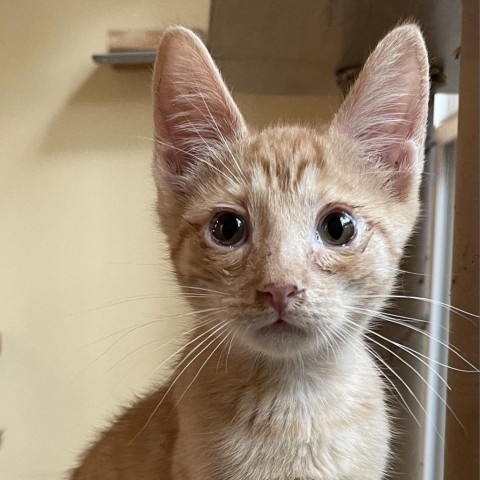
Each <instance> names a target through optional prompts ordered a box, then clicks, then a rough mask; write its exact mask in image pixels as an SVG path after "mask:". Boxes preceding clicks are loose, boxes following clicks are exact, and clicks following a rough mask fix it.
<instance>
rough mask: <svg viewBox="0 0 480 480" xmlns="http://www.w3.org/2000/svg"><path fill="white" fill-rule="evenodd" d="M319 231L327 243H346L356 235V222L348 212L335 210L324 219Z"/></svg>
mask: <svg viewBox="0 0 480 480" xmlns="http://www.w3.org/2000/svg"><path fill="white" fill-rule="evenodd" d="M318 233H319V235H320V238H321V239H322V241H324V242H325V243H327V244H330V245H345V244H347V243H348V242H349V241H350V240H351V239H352V238H353V236H354V235H355V223H354V220H353V218H352V217H351V216H350V215H349V214H348V213H346V212H333V213H330V214H329V215H327V216H326V217H325V218H324V219H323V220H322V222H321V225H319V229H318Z"/></svg>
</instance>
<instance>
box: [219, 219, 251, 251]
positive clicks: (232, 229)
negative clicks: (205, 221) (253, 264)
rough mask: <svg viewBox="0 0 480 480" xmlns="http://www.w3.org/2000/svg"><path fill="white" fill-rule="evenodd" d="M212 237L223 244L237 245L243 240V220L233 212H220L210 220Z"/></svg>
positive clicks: (244, 233)
mask: <svg viewBox="0 0 480 480" xmlns="http://www.w3.org/2000/svg"><path fill="white" fill-rule="evenodd" d="M211 234H212V238H213V239H214V240H215V241H216V242H217V243H219V244H220V245H224V246H229V247H232V246H237V245H238V244H240V243H242V242H243V241H244V240H245V236H246V228H245V221H244V220H243V218H242V217H240V216H239V215H236V214H235V213H229V212H228V213H220V214H218V215H216V216H215V217H214V219H213V222H212V228H211Z"/></svg>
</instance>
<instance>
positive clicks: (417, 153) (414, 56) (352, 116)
mask: <svg viewBox="0 0 480 480" xmlns="http://www.w3.org/2000/svg"><path fill="white" fill-rule="evenodd" d="M428 96H429V66H428V55H427V50H426V47H425V42H424V40H423V37H422V34H421V32H420V29H419V28H418V26H417V25H413V24H412V25H402V26H400V27H397V28H395V29H394V30H392V31H391V32H390V33H389V34H388V35H387V36H386V37H385V38H384V39H383V40H382V41H381V42H380V43H379V44H378V46H377V48H376V49H375V50H374V52H373V53H372V54H371V55H370V57H369V58H368V60H367V61H366V63H365V66H364V67H363V69H362V71H361V72H360V75H359V77H358V79H357V81H356V82H355V84H354V86H353V87H352V89H351V90H350V92H349V93H348V95H347V98H346V99H345V101H344V103H343V104H342V106H341V107H340V110H339V111H338V113H337V115H336V116H335V118H334V119H333V121H332V124H331V126H330V128H331V129H332V130H333V131H334V132H337V133H340V134H344V135H346V136H348V137H349V138H354V139H355V140H357V141H358V142H359V145H360V149H361V152H362V153H361V157H362V159H363V161H364V162H366V163H367V164H368V165H367V168H369V169H373V173H374V172H375V171H377V172H378V174H379V175H381V176H382V178H384V179H385V182H384V183H385V187H386V189H387V190H388V192H389V194H391V195H393V196H397V197H405V196H409V194H410V193H414V192H416V190H417V189H418V185H419V183H420V177H421V173H422V170H423V158H424V152H423V150H424V143H425V134H426V123H427V115H428Z"/></svg>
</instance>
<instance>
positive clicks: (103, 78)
mask: <svg viewBox="0 0 480 480" xmlns="http://www.w3.org/2000/svg"><path fill="white" fill-rule="evenodd" d="M151 76H152V72H151V70H150V69H145V70H140V69H138V70H115V69H112V68H108V67H101V68H97V69H96V70H94V71H93V73H92V74H91V75H90V76H89V77H88V78H87V80H86V81H85V82H84V83H83V84H82V86H81V87H80V88H79V89H78V90H77V91H76V92H75V93H74V95H73V96H72V97H71V98H70V99H69V100H68V101H67V102H66V104H65V105H64V107H63V108H62V109H61V110H59V111H58V113H57V114H56V115H55V117H54V118H53V120H52V122H51V124H50V125H49V126H48V128H47V132H46V135H45V137H44V142H43V144H42V146H41V151H42V153H45V154H47V155H48V156H51V155H56V154H62V153H65V152H66V151H68V152H72V151H73V152H75V151H78V152H89V151H90V152H92V153H93V152H95V151H97V150H104V151H109V152H111V151H112V150H130V149H132V147H137V146H142V147H143V148H145V146H148V145H149V144H151V140H152V136H153V122H152V110H151V90H150V84H151Z"/></svg>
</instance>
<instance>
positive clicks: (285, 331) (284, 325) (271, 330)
mask: <svg viewBox="0 0 480 480" xmlns="http://www.w3.org/2000/svg"><path fill="white" fill-rule="evenodd" d="M258 333H259V334H260V335H301V336H305V335H306V332H305V331H304V330H303V329H301V328H299V327H296V326H295V325H292V324H291V323H289V322H287V321H286V320H284V319H283V318H278V319H277V320H276V321H274V322H272V323H270V324H268V325H266V326H264V327H261V328H260V329H259V330H258Z"/></svg>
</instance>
